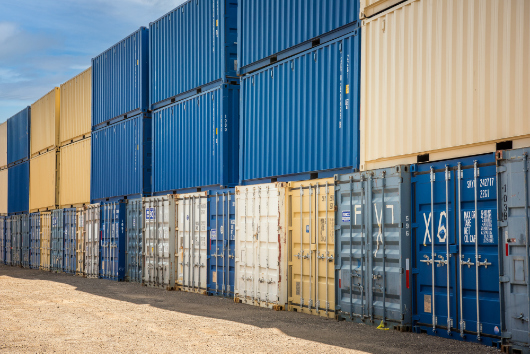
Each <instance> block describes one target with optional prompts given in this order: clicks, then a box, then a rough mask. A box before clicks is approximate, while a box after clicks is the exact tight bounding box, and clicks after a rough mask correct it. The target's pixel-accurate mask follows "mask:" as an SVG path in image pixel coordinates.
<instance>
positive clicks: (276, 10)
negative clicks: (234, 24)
mask: <svg viewBox="0 0 530 354" xmlns="http://www.w3.org/2000/svg"><path fill="white" fill-rule="evenodd" d="M358 18H359V0H305V1H300V0H284V1H276V0H239V7H238V29H239V32H238V39H237V43H239V47H238V53H237V69H238V73H239V74H240V75H245V74H248V73H250V72H253V71H256V70H258V69H261V68H263V67H265V66H267V65H270V64H273V63H275V62H277V61H280V60H283V59H285V58H288V57H290V56H293V55H295V54H298V53H301V52H303V51H306V50H308V49H311V48H312V47H315V46H318V45H320V44H322V43H324V42H327V41H330V40H333V39H335V38H338V37H341V36H343V35H345V34H347V33H350V32H351V31H352V30H354V29H355V28H356V27H357V26H358V21H357V20H358Z"/></svg>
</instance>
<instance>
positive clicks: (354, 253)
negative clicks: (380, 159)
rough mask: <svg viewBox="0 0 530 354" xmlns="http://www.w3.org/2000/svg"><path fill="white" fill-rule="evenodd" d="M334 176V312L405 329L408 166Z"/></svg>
mask: <svg viewBox="0 0 530 354" xmlns="http://www.w3.org/2000/svg"><path fill="white" fill-rule="evenodd" d="M335 179H336V186H335V201H336V203H337V209H336V214H335V225H336V231H335V257H336V268H335V269H336V274H335V277H336V278H335V279H337V282H336V283H335V284H336V309H337V315H338V316H339V318H341V319H346V320H350V321H355V322H359V323H365V324H368V325H373V326H378V325H380V324H381V322H382V323H383V327H387V326H388V327H390V328H394V329H396V330H400V331H409V330H410V328H411V325H412V311H411V305H412V287H413V285H412V283H411V278H410V277H411V269H410V264H411V248H412V245H411V236H410V234H411V222H410V220H411V219H410V218H411V203H410V200H411V189H410V169H409V166H408V165H402V166H394V167H392V168H388V169H382V170H375V171H369V172H363V173H354V174H349V175H338V176H336V177H335Z"/></svg>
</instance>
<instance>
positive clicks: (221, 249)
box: [208, 188, 236, 297]
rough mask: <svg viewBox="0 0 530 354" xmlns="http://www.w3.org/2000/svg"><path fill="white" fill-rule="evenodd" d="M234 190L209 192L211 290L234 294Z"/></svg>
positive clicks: (226, 294)
mask: <svg viewBox="0 0 530 354" xmlns="http://www.w3.org/2000/svg"><path fill="white" fill-rule="evenodd" d="M234 192H235V190H234V189H233V188H231V189H224V190H218V191H211V192H210V196H209V199H210V203H209V206H210V212H209V215H210V262H209V273H210V274H209V279H210V283H209V284H208V290H209V292H210V293H211V294H212V295H218V296H229V297H230V296H234V278H235V251H236V243H235V235H236V205H235V193H234Z"/></svg>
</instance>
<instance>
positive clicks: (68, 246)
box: [63, 208, 77, 274]
mask: <svg viewBox="0 0 530 354" xmlns="http://www.w3.org/2000/svg"><path fill="white" fill-rule="evenodd" d="M63 210H64V211H63V212H64V219H63V220H64V221H63V230H64V239H63V242H64V247H63V249H64V252H63V271H64V272H65V273H70V274H75V271H76V266H77V263H76V259H77V257H76V209H75V208H69V209H63Z"/></svg>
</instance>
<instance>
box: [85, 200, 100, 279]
mask: <svg viewBox="0 0 530 354" xmlns="http://www.w3.org/2000/svg"><path fill="white" fill-rule="evenodd" d="M85 208H86V209H85V225H84V227H85V276H86V277H87V278H98V277H99V232H100V222H99V220H100V213H101V208H100V205H99V204H91V205H88V206H86V207H85Z"/></svg>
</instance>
